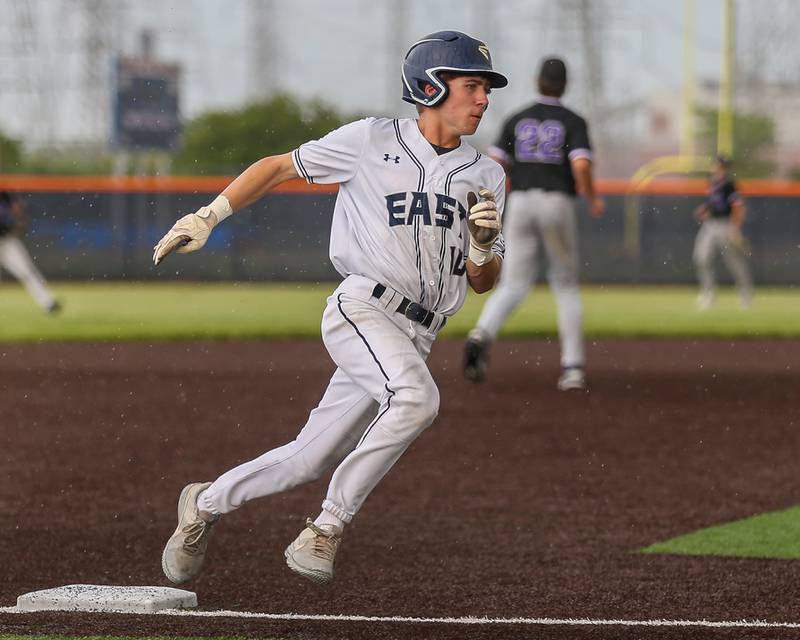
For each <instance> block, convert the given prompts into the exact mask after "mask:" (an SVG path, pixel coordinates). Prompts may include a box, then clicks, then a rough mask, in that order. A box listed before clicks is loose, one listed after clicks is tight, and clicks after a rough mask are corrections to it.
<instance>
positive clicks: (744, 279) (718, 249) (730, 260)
mask: <svg viewBox="0 0 800 640" xmlns="http://www.w3.org/2000/svg"><path fill="white" fill-rule="evenodd" d="M745 214H746V209H745V204H744V199H743V198H742V196H741V195H740V194H739V192H738V191H737V190H736V183H735V182H734V180H733V177H732V176H731V163H730V160H729V159H727V158H725V157H724V156H717V157H716V158H715V159H714V163H713V165H712V167H711V178H710V180H709V184H708V200H707V201H706V202H704V203H703V204H701V205H700V206H699V207H697V209H695V211H694V217H695V219H696V220H697V221H698V222H699V223H700V224H701V226H700V231H699V232H698V233H697V238H696V239H695V243H694V263H695V266H696V268H697V275H698V279H699V280H700V293H699V295H698V296H697V308H698V309H699V310H700V311H705V310H707V309H710V308H711V307H712V306H713V305H714V301H715V289H716V282H715V280H716V278H715V274H714V257H715V256H716V254H717V253H720V254H722V259H723V260H724V261H725V264H726V265H727V266H728V269H729V270H730V272H731V274H732V275H733V279H734V281H735V282H736V287H737V289H738V290H739V304H740V306H741V307H742V309H749V308H750V305H751V304H752V301H753V280H752V277H751V275H750V268H749V267H748V265H747V255H748V254H749V253H750V248H749V245H748V243H747V239H746V238H745V237H744V235H743V234H742V225H743V224H744V219H745Z"/></svg>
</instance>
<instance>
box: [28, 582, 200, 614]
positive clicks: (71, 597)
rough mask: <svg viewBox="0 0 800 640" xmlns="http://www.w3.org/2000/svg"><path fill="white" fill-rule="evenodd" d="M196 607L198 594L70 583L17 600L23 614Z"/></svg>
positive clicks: (169, 589)
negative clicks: (29, 612)
mask: <svg viewBox="0 0 800 640" xmlns="http://www.w3.org/2000/svg"><path fill="white" fill-rule="evenodd" d="M196 606H197V594H195V593H193V592H191V591H184V590H183V589H173V588H171V587H112V586H102V585H94V584H70V585H67V586H64V587H56V588H54V589H44V590H42V591H32V592H31V593H26V594H23V595H21V596H20V597H19V598H17V609H19V610H20V611H93V612H103V611H106V612H114V613H155V612H156V611H162V610H164V609H187V608H191V607H196Z"/></svg>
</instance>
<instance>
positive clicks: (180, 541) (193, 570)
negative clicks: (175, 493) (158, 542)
mask: <svg viewBox="0 0 800 640" xmlns="http://www.w3.org/2000/svg"><path fill="white" fill-rule="evenodd" d="M210 486H211V483H210V482H202V483H201V482H193V483H191V484H188V485H186V486H185V487H184V488H183V491H181V496H180V498H178V527H177V528H176V529H175V533H173V534H172V536H171V537H170V539H169V540H167V546H165V547H164V553H163V554H161V568H162V569H163V570H164V575H165V576H167V578H168V579H169V580H170V582H174V583H175V584H181V583H182V582H186V581H188V580H191V579H192V578H194V577H196V576H197V574H199V573H200V569H202V567H203V560H204V559H205V557H206V548H207V547H208V537H209V534H210V533H211V528H212V527H213V526H214V524H216V522H217V520H219V516H215V515H214V514H212V513H209V512H208V511H200V510H199V509H198V508H197V496H198V495H199V494H200V493H201V492H202V491H205V490H206V489H208V488H209V487H210Z"/></svg>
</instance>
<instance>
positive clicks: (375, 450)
mask: <svg viewBox="0 0 800 640" xmlns="http://www.w3.org/2000/svg"><path fill="white" fill-rule="evenodd" d="M402 81H403V100H405V101H406V102H410V103H411V104H414V105H416V107H417V111H418V114H419V117H418V119H412V118H407V119H388V118H365V119H364V120H359V121H358V122H353V123H351V124H347V125H345V126H343V127H341V128H340V129H337V130H335V131H333V132H331V133H329V134H328V135H326V136H325V137H323V138H321V139H320V140H314V141H311V142H307V143H305V144H303V145H301V146H300V147H299V148H297V149H295V150H294V151H292V152H291V153H287V154H285V155H279V156H272V157H267V158H263V159H262V160H259V161H258V162H256V163H255V164H253V165H252V166H250V167H249V168H248V169H246V170H245V171H244V173H242V174H241V175H240V176H239V177H238V178H236V179H235V180H234V181H233V182H232V183H231V184H230V185H229V186H228V187H227V188H226V189H225V190H224V191H223V192H222V194H221V195H220V196H218V197H217V198H216V199H215V200H214V201H213V202H212V203H211V204H210V205H208V206H206V207H202V208H201V209H199V210H198V211H197V212H196V213H193V214H190V215H188V216H185V217H183V218H181V219H180V220H178V221H177V222H176V223H175V225H174V226H173V227H172V229H171V230H170V231H169V232H168V233H167V234H166V235H165V236H164V237H163V238H162V239H161V240H160V241H159V243H158V244H157V245H156V247H155V253H154V255H153V259H154V261H155V263H156V264H158V263H159V262H161V261H162V260H163V259H164V257H165V256H167V255H168V254H169V253H170V252H171V251H173V250H176V251H178V252H187V251H195V250H197V249H200V248H201V247H202V246H203V244H205V242H206V240H207V238H208V236H209V234H210V233H211V231H212V229H213V228H214V226H215V225H217V224H219V223H220V222H222V221H223V220H225V218H227V217H228V216H230V215H231V214H232V213H233V212H234V211H236V210H239V209H241V208H243V207H246V206H247V205H249V204H251V203H253V202H255V201H256V200H257V199H259V198H260V197H261V196H263V195H264V194H266V193H267V192H268V191H269V190H270V189H272V188H274V187H276V186H277V185H279V184H281V183H282V182H284V181H286V180H289V179H291V178H296V177H298V176H302V177H303V178H305V179H306V180H307V181H308V182H309V183H314V182H316V183H339V184H340V187H339V194H338V196H337V198H336V205H335V208H334V213H333V224H332V229H331V240H330V257H331V261H332V262H333V264H334V266H335V267H336V269H337V270H338V272H339V273H340V274H341V275H342V276H343V278H344V280H343V282H342V283H341V284H340V285H339V287H338V288H337V289H336V290H335V291H334V292H333V294H332V295H331V296H330V297H329V298H328V305H327V308H326V310H325V312H324V314H323V319H322V339H323V341H324V344H325V347H326V348H327V350H328V352H329V353H330V355H331V358H332V359H333V361H334V362H335V363H336V365H337V367H338V368H337V369H336V371H335V373H334V374H333V377H332V378H331V381H330V383H329V385H328V388H327V390H326V391H325V393H324V395H323V397H322V399H321V400H320V403H319V405H318V406H317V407H316V408H315V409H314V410H313V411H312V412H311V414H310V415H309V417H308V421H307V422H306V424H305V426H304V427H303V429H302V430H301V431H300V433H299V434H298V435H297V437H296V439H295V440H294V441H292V442H290V443H288V444H286V445H284V446H281V447H278V448H276V449H273V450H271V451H268V452H267V453H265V454H263V455H261V456H260V457H258V458H256V459H254V460H251V461H250V462H246V463H244V464H242V465H241V466H238V467H236V468H234V469H231V470H230V471H228V472H226V473H224V474H222V476H220V477H219V478H217V479H216V480H215V481H214V482H207V483H192V484H189V485H188V486H186V487H185V488H184V489H183V491H182V492H181V494H180V498H179V500H178V526H177V528H176V529H175V533H174V534H173V535H172V536H171V537H170V538H169V540H168V541H167V544H166V547H165V549H164V553H163V556H162V566H163V569H164V573H165V575H166V576H167V578H169V579H170V580H171V581H172V582H175V583H181V582H185V581H187V580H190V579H191V578H194V577H195V576H196V575H197V574H198V573H199V572H200V569H201V566H202V563H203V559H204V556H205V553H206V548H207V543H208V535H209V532H210V530H211V528H212V526H214V525H215V524H216V523H217V522H218V521H219V519H220V517H221V516H224V515H225V514H227V513H230V512H231V511H233V510H235V509H238V508H239V507H241V506H242V505H244V504H245V503H247V502H250V501H251V500H255V499H256V498H260V497H262V496H267V495H270V494H274V493H277V492H280V491H285V490H287V489H290V488H292V487H295V486H297V485H300V484H303V483H306V482H310V481H312V480H314V479H316V478H318V477H319V476H320V475H322V474H323V473H324V472H325V471H326V470H328V469H329V468H332V467H335V471H334V472H333V476H332V478H331V480H330V484H329V486H328V492H327V496H326V497H325V500H324V501H323V502H322V509H321V512H320V513H319V515H318V516H317V517H316V519H314V520H312V519H310V518H309V519H308V520H307V522H306V526H305V528H304V529H303V530H302V531H301V532H300V535H299V536H298V537H297V538H296V539H295V540H294V541H293V542H292V543H291V544H290V545H289V546H288V547H287V548H286V551H285V557H286V563H287V564H288V566H289V568H290V569H292V570H293V571H295V572H297V573H298V574H300V575H301V576H304V577H306V578H309V579H311V580H313V581H315V582H318V583H328V582H330V581H331V580H332V579H333V575H334V558H335V555H336V551H337V549H338V547H339V544H340V542H341V540H342V532H343V530H344V528H345V525H347V524H348V523H349V522H350V521H351V520H352V519H353V518H354V517H355V515H356V514H357V513H358V511H359V509H360V508H361V506H362V505H363V503H364V500H366V498H367V496H368V495H369V493H370V492H371V491H372V489H373V488H374V487H375V486H376V485H377V483H378V482H379V481H380V480H381V478H382V477H383V476H384V475H385V474H386V473H387V472H388V471H389V469H390V468H391V467H392V465H394V463H395V462H396V461H397V459H398V458H399V457H400V455H401V454H402V453H403V452H404V451H405V450H406V448H407V447H408V446H409V444H410V443H411V442H412V441H413V440H414V439H415V438H416V437H417V436H419V434H420V433H421V432H422V431H423V430H424V429H425V428H427V427H428V426H429V425H430V424H431V422H432V421H433V419H434V418H435V417H436V414H437V412H438V410H439V392H438V390H437V388H436V384H435V383H434V381H433V378H432V377H431V374H430V372H429V371H428V368H427V365H426V363H425V361H426V358H427V356H428V353H429V352H430V349H431V346H432V343H433V341H434V339H435V338H436V335H437V333H438V332H439V331H440V330H441V328H442V327H443V326H444V325H445V322H446V321H447V318H448V317H449V316H451V315H453V314H454V313H455V312H456V311H458V309H459V308H460V307H461V305H462V303H463V302H464V297H465V295H466V287H467V284H469V285H470V286H471V287H472V288H473V289H474V290H475V291H478V292H483V291H487V290H488V289H490V288H491V287H492V286H493V285H494V282H495V279H496V278H497V275H498V273H499V270H500V263H501V260H500V258H501V256H502V247H503V245H502V239H501V236H500V219H501V212H502V210H503V205H504V198H505V175H504V172H503V169H502V167H500V166H499V165H498V164H497V163H496V162H494V161H493V160H492V159H491V158H488V157H486V156H484V155H482V154H480V153H478V152H477V151H476V150H475V149H473V148H472V147H471V146H470V145H469V144H468V143H467V142H465V141H464V140H463V139H462V136H467V135H471V134H473V133H475V131H476V129H477V128H478V125H479V123H480V121H481V118H482V116H483V113H484V111H485V110H486V107H487V106H488V104H489V93H490V92H491V90H492V89H493V88H497V87H504V86H506V84H507V83H508V81H507V79H506V78H505V77H504V76H503V75H501V74H500V73H498V72H496V71H494V70H493V69H492V61H491V56H490V54H489V49H488V47H487V46H486V45H485V44H484V43H483V42H481V41H479V40H476V39H474V38H471V37H470V36H468V35H466V34H464V33H460V32H457V31H442V32H438V33H433V34H431V35H429V36H426V37H425V38H423V39H421V40H419V41H418V42H416V43H414V44H413V45H412V46H411V48H410V49H409V50H408V52H407V54H406V56H405V59H404V61H403V66H402Z"/></svg>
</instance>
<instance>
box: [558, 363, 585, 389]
mask: <svg viewBox="0 0 800 640" xmlns="http://www.w3.org/2000/svg"><path fill="white" fill-rule="evenodd" d="M583 389H586V374H585V373H584V371H583V369H581V368H579V367H570V368H569V369H564V370H563V371H562V372H561V376H560V377H559V378H558V390H559V391H574V390H578V391H581V390H583Z"/></svg>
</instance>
